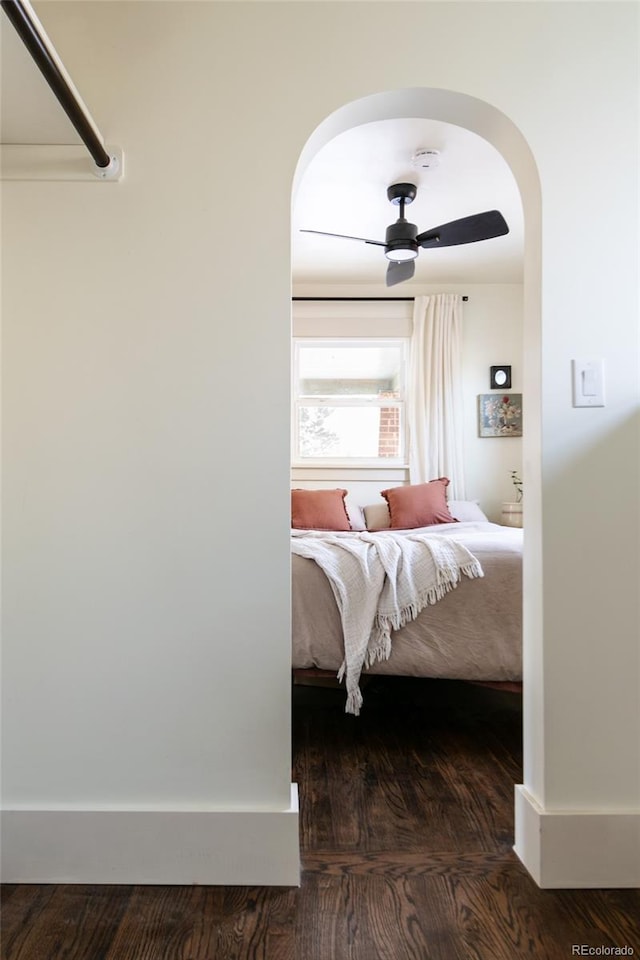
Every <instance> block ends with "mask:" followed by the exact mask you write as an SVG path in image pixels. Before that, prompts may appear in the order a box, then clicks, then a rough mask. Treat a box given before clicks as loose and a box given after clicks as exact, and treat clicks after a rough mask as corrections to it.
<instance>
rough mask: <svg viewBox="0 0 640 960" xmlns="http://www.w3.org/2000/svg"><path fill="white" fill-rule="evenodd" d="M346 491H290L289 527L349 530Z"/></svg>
mask: <svg viewBox="0 0 640 960" xmlns="http://www.w3.org/2000/svg"><path fill="white" fill-rule="evenodd" d="M346 495H347V491H346V490H292V491H291V526H292V527H293V528H294V529H295V530H351V524H350V523H349V517H348V515H347V508H346V507H345V503H344V498H345V497H346Z"/></svg>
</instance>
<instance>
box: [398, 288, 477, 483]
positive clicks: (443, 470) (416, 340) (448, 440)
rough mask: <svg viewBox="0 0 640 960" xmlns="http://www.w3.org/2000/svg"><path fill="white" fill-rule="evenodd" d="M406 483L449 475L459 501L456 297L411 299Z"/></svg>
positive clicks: (459, 309) (461, 480)
mask: <svg viewBox="0 0 640 960" xmlns="http://www.w3.org/2000/svg"><path fill="white" fill-rule="evenodd" d="M407 413H408V424H409V482H410V483H425V482H427V481H428V480H433V479H435V478H436V477H449V480H450V481H451V484H450V486H449V489H448V494H449V497H450V498H451V499H453V500H464V499H465V488H464V466H463V421H462V297H461V296H460V295H459V294H450V293H439V294H437V295H435V296H432V297H416V298H415V303H414V308H413V335H412V337H411V356H410V362H409V390H408V409H407Z"/></svg>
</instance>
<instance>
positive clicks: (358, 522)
mask: <svg viewBox="0 0 640 960" xmlns="http://www.w3.org/2000/svg"><path fill="white" fill-rule="evenodd" d="M344 505H345V507H346V510H347V516H348V517H349V523H350V524H351V529H352V530H366V529H367V524H366V522H365V519H364V511H363V509H362V507H361V506H359V504H357V503H356V502H355V500H353V499H352V498H351V497H350V496H349V495H348V494H347V496H346V497H345V500H344Z"/></svg>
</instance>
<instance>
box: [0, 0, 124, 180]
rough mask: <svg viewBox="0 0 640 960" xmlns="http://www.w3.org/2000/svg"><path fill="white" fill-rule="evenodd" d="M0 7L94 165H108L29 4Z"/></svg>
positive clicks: (10, 0)
mask: <svg viewBox="0 0 640 960" xmlns="http://www.w3.org/2000/svg"><path fill="white" fill-rule="evenodd" d="M1 3H2V9H3V10H4V12H5V13H6V15H7V16H8V18H9V20H10V21H11V23H12V24H13V26H14V27H15V29H16V32H17V33H18V36H19V37H20V39H21V40H22V42H23V43H24V45H25V47H26V48H27V50H28V51H29V53H30V54H31V57H32V58H33V60H34V61H35V64H36V66H37V67H38V69H39V70H40V72H41V73H42V75H43V77H44V78H45V80H46V81H47V83H48V84H49V86H50V87H51V90H52V91H53V93H54V94H55V96H56V97H57V98H58V101H59V103H60V106H61V107H62V109H63V110H64V112H65V113H66V115H67V116H68V117H69V120H70V121H71V123H72V124H73V126H74V127H75V128H76V130H77V132H78V134H79V135H80V138H81V139H82V141H83V143H84V145H85V146H86V148H87V150H88V151H89V153H90V154H91V156H92V157H93V160H94V162H95V164H96V166H97V167H100V168H101V169H103V168H105V167H109V166H110V164H111V163H112V158H111V157H110V156H109V154H108V153H107V151H106V150H105V148H104V146H103V142H102V138H101V137H100V133H99V131H98V129H97V127H96V125H95V124H94V122H93V120H92V119H91V117H90V116H89V114H88V112H87V110H86V107H85V106H84V104H83V103H82V102H81V101H80V100H79V97H78V94H77V91H76V90H74V88H73V85H72V83H71V81H70V78H69V77H68V75H67V74H66V71H65V70H64V66H63V64H62V62H61V61H60V59H59V57H58V56H57V54H56V51H55V49H54V47H53V45H52V43H51V41H50V40H49V38H48V37H47V35H46V33H45V31H44V28H43V27H42V24H41V23H40V21H39V20H38V18H37V16H36V14H35V12H34V11H33V9H32V8H31V4H30V3H28V2H25V0H1Z"/></svg>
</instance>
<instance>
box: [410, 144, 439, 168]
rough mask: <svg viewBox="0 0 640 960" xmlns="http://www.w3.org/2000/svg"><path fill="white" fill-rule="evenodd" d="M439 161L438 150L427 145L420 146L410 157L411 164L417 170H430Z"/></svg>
mask: <svg viewBox="0 0 640 960" xmlns="http://www.w3.org/2000/svg"><path fill="white" fill-rule="evenodd" d="M439 163H440V151H439V150H431V149H430V148H429V147H420V148H419V149H418V150H416V152H415V153H414V155H413V156H412V157H411V164H412V166H414V167H415V168H416V169H417V170H432V169H433V168H434V167H437V166H438V164H439Z"/></svg>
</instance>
